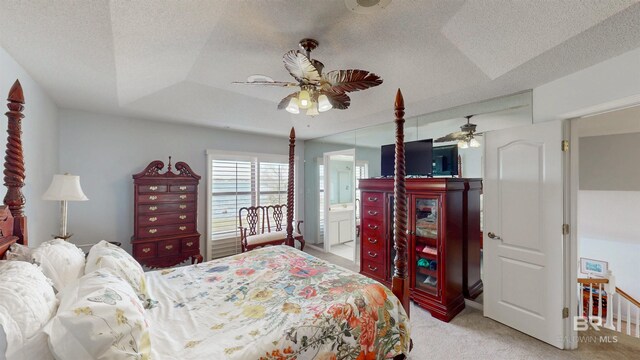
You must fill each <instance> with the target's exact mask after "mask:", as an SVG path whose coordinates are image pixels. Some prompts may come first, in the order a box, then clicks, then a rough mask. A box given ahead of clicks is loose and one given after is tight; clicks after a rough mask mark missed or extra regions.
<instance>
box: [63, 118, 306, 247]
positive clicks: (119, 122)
mask: <svg viewBox="0 0 640 360" xmlns="http://www.w3.org/2000/svg"><path fill="white" fill-rule="evenodd" d="M283 135H285V136H288V135H289V134H288V133H287V134H283ZM288 144H289V140H288V138H285V137H282V138H279V137H271V136H260V135H251V134H245V133H239V132H233V131H225V130H218V129H212V128H205V127H198V126H188V125H177V124H170V123H163V122H158V121H150V120H142V119H132V118H125V117H118V116H109V115H104V114H95V113H90V112H84V111H78V110H68V109H61V110H60V169H61V171H64V172H70V173H72V174H75V175H80V180H81V183H82V188H83V190H84V192H85V194H86V195H87V197H89V199H90V200H89V201H86V202H76V203H71V204H70V205H69V231H70V232H72V233H74V234H75V235H74V236H73V238H72V241H73V242H74V243H77V244H78V243H95V242H97V241H99V240H100V239H106V240H109V241H119V242H121V243H122V247H123V248H124V249H126V250H127V251H130V250H131V244H130V239H131V235H133V179H132V178H131V175H133V174H134V173H137V172H140V171H142V170H143V169H144V167H145V166H147V165H148V164H149V162H151V161H153V160H162V161H163V162H164V163H165V167H166V163H167V160H168V157H169V156H170V155H171V156H172V161H173V163H174V164H175V162H177V161H184V162H186V163H187V164H189V165H190V166H191V168H192V169H193V171H195V172H196V173H197V174H198V175H201V176H202V180H201V181H200V186H199V189H198V191H199V197H198V231H199V232H200V233H201V234H202V237H201V242H200V244H201V251H202V254H203V255H204V251H205V250H204V249H205V241H206V211H205V208H206V181H207V176H206V175H207V174H206V169H207V166H206V165H207V164H206V154H205V151H206V150H207V149H212V150H227V151H246V152H253V153H271V154H283V155H286V154H288V152H289V147H288ZM296 155H297V156H298V159H304V145H303V143H302V142H297V144H296ZM298 169H299V170H300V171H298V178H297V179H296V180H297V184H304V178H303V176H304V172H303V171H302V169H303V166H302V163H300V164H299V165H298ZM302 194H303V193H302V189H301V186H298V187H297V189H296V198H297V199H298V204H302V201H301V200H300V199H302V197H303V195H302ZM298 204H296V212H297V213H298V214H302V213H303V207H302V206H300V205H298Z"/></svg>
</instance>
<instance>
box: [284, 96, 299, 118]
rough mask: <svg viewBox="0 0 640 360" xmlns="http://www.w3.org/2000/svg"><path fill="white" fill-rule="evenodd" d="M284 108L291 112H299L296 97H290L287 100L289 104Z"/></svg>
mask: <svg viewBox="0 0 640 360" xmlns="http://www.w3.org/2000/svg"><path fill="white" fill-rule="evenodd" d="M286 110H287V111H288V112H290V113H292V114H299V113H300V108H299V107H298V99H297V98H296V97H292V98H291V100H289V105H287V108H286Z"/></svg>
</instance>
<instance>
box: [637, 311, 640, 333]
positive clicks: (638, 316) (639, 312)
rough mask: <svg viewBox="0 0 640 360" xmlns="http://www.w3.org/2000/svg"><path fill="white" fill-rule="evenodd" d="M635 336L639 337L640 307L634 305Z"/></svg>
mask: <svg viewBox="0 0 640 360" xmlns="http://www.w3.org/2000/svg"><path fill="white" fill-rule="evenodd" d="M636 337H637V338H640V308H639V307H636Z"/></svg>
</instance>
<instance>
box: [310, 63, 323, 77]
mask: <svg viewBox="0 0 640 360" xmlns="http://www.w3.org/2000/svg"><path fill="white" fill-rule="evenodd" d="M311 63H312V64H313V66H315V67H316V70H318V74H319V75H320V76H322V69H324V64H323V63H321V62H320V61H318V60H315V59H312V60H311Z"/></svg>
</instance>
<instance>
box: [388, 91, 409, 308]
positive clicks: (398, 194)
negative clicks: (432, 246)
mask: <svg viewBox="0 0 640 360" xmlns="http://www.w3.org/2000/svg"><path fill="white" fill-rule="evenodd" d="M395 114H396V120H395V123H396V161H395V176H394V187H393V197H394V203H393V213H394V219H395V223H394V226H393V227H394V229H393V230H394V235H393V238H394V240H393V243H394V245H393V246H394V248H395V250H396V257H395V259H394V265H395V266H394V272H393V279H392V282H391V288H392V290H393V294H394V295H395V296H396V297H397V298H398V299H400V302H401V303H402V306H403V307H404V309H405V310H406V311H407V315H409V276H408V272H409V271H408V263H407V247H408V246H407V189H406V187H405V175H406V174H405V159H404V99H403V98H402V92H401V91H400V89H398V93H397V94H396V103H395Z"/></svg>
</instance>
